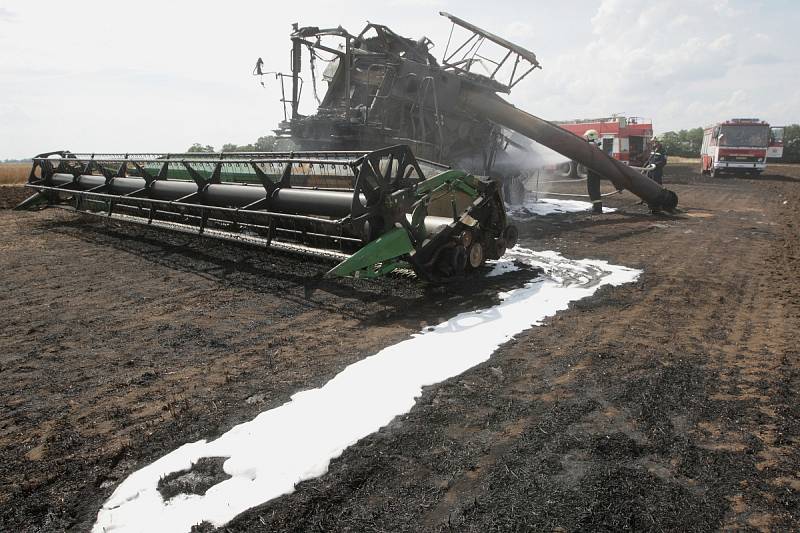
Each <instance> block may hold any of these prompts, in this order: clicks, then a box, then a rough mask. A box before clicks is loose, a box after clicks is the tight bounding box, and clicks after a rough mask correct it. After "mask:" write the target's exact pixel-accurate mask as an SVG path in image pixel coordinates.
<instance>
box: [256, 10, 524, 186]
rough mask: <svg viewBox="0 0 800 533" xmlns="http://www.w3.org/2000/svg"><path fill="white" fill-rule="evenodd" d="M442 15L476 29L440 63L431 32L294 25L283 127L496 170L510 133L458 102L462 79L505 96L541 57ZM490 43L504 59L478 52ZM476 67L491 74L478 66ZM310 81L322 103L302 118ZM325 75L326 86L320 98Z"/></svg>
mask: <svg viewBox="0 0 800 533" xmlns="http://www.w3.org/2000/svg"><path fill="white" fill-rule="evenodd" d="M442 14H443V15H444V16H446V17H448V18H449V19H450V20H451V21H452V22H453V24H454V25H457V26H459V27H461V28H463V29H466V30H468V31H469V32H470V35H471V36H470V37H469V38H468V39H467V41H465V42H464V43H463V44H462V45H461V46H452V43H448V50H445V57H444V59H443V61H442V64H439V62H438V61H437V60H436V58H434V56H433V55H432V54H431V48H432V47H433V43H432V42H431V41H430V40H429V39H428V38H426V37H422V38H420V39H418V40H413V39H409V38H406V37H402V36H400V35H397V34H396V33H395V32H393V31H392V30H391V29H389V28H388V27H386V26H383V25H380V24H368V25H367V26H366V27H365V28H364V29H363V30H362V31H361V33H359V34H358V35H351V34H350V33H348V32H347V31H346V30H345V29H343V28H341V27H339V28H333V29H320V28H317V27H304V28H298V27H297V25H295V27H294V31H293V32H292V34H291V41H292V50H291V66H292V70H291V74H289V75H283V74H279V75H278V77H279V79H280V80H281V84H282V88H283V94H284V95H286V94H287V93H290V94H291V96H290V98H288V99H287V98H283V103H284V119H285V120H284V121H283V122H282V123H281V124H280V127H279V128H278V129H277V130H276V132H277V133H278V134H279V135H281V136H285V137H290V138H291V139H292V141H293V142H294V144H295V145H296V146H298V147H299V148H300V149H302V150H348V149H352V148H353V147H359V148H364V149H376V148H381V147H384V146H392V145H396V144H406V145H408V146H409V147H410V148H411V149H412V151H413V152H414V154H416V156H417V157H419V158H425V159H430V160H435V161H441V162H445V163H447V164H449V165H453V166H457V167H459V168H464V169H466V170H468V171H470V172H475V173H479V174H483V175H487V176H488V175H490V174H491V173H492V167H493V164H494V163H495V160H496V158H497V157H498V154H501V153H502V152H503V151H504V149H505V148H506V147H507V146H508V144H509V142H510V139H509V138H508V137H507V136H505V135H504V134H503V131H502V128H501V127H500V126H499V125H498V124H496V123H494V122H492V121H490V120H487V119H486V118H485V117H480V116H476V115H475V113H474V112H473V110H471V109H469V108H467V107H464V106H463V105H460V103H459V94H460V92H461V86H462V84H463V83H469V84H470V85H474V86H476V87H480V88H481V89H482V90H485V91H489V92H499V93H504V94H508V93H510V92H511V89H512V88H513V87H514V86H515V85H516V84H517V83H519V82H520V81H521V80H522V79H523V78H525V77H526V76H527V75H528V74H529V73H530V72H531V71H533V70H534V69H536V68H539V62H538V61H537V60H536V55H535V54H534V53H533V52H530V51H529V50H526V49H524V48H522V47H520V46H517V45H515V44H513V43H510V42H508V41H506V40H505V39H502V38H500V37H497V36H495V35H493V34H491V33H489V32H486V31H484V30H481V29H480V28H477V27H475V26H473V25H471V24H469V23H468V22H466V21H463V20H461V19H459V18H457V17H454V16H452V15H449V14H447V13H442ZM484 43H489V44H493V45H494V46H495V48H496V49H499V50H500V51H501V52H502V55H501V58H500V59H499V60H496V61H495V60H493V59H489V58H488V57H484V56H481V55H479V54H478V51H479V50H480V49H481V47H482V45H483V44H484ZM306 59H307V60H308V61H307V63H306V62H305V60H306ZM259 64H261V60H260V59H259ZM487 65H488V67H487ZM479 68H480V69H483V71H484V72H483V73H481V74H478V73H476V70H479ZM258 69H260V66H257V72H258V73H260V70H258ZM509 69H510V70H509ZM501 74H504V75H505V76H504V78H503V79H502V80H501V78H500V75H501ZM309 79H310V80H311V84H312V86H313V87H312V90H313V94H314V97H315V98H316V100H317V102H318V109H317V111H316V113H314V114H312V115H302V114H301V113H300V100H301V95H302V92H303V85H304V84H305V85H306V89H305V90H306V91H308V80H309ZM321 80H324V81H326V82H327V83H328V86H327V90H326V91H325V94H324V96H322V98H320V97H319V95H318V84H319V83H320V81H321ZM284 82H286V83H290V84H291V88H290V89H288V90H287V88H286V87H283V84H284ZM304 82H305V83H304ZM501 157H502V156H501Z"/></svg>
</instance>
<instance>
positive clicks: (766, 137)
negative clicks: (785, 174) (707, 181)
mask: <svg viewBox="0 0 800 533" xmlns="http://www.w3.org/2000/svg"><path fill="white" fill-rule="evenodd" d="M776 130H780V134H781V144H782V133H783V132H782V129H781V128H774V130H770V126H769V124H767V123H766V122H764V121H763V120H759V119H757V118H734V119H731V120H727V121H725V122H720V123H718V124H714V125H713V126H709V127H707V128H705V130H704V131H703V145H702V147H701V149H700V156H701V161H700V170H701V172H702V173H703V174H709V175H711V176H712V177H713V176H716V175H717V174H720V173H723V172H729V173H733V172H736V173H748V174H753V175H758V174H761V173H762V172H763V171H764V170H766V168H767V150H768V148H769V147H770V137H771V136H774V135H775V133H773V131H776ZM780 152H781V154H782V152H783V148H782V146H781V149H780Z"/></svg>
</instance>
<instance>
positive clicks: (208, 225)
mask: <svg viewBox="0 0 800 533" xmlns="http://www.w3.org/2000/svg"><path fill="white" fill-rule="evenodd" d="M27 186H28V187H30V188H32V189H34V190H36V191H37V193H36V195H34V196H32V197H31V198H29V199H28V200H26V201H25V202H23V203H22V204H20V206H19V207H20V208H32V207H34V206H37V205H46V206H51V207H60V208H64V209H70V210H73V211H78V212H81V213H87V214H92V215H98V216H104V217H110V218H114V219H116V220H122V221H126V222H133V223H139V224H145V225H151V226H157V227H161V228H167V229H171V230H175V231H180V232H184V233H195V234H202V235H205V236H209V237H216V238H221V239H227V240H236V241H245V242H250V243H253V244H259V245H262V246H265V247H268V248H277V249H282V250H287V251H292V252H297V253H302V254H308V255H314V256H320V257H327V258H330V259H334V260H336V261H338V264H337V265H336V266H335V267H334V268H332V269H330V270H329V271H328V272H327V275H330V276H354V277H366V278H371V277H378V276H382V275H385V274H388V273H390V272H392V271H395V270H397V269H408V268H411V269H413V270H414V272H416V274H417V275H418V276H419V277H421V278H423V279H425V280H428V281H444V280H447V279H452V278H458V277H461V276H463V275H465V274H467V273H468V272H470V271H471V270H475V269H477V268H479V267H480V266H481V265H482V264H483V263H484V262H485V260H486V259H496V258H499V257H500V256H502V255H503V253H504V252H505V249H506V247H507V246H513V245H514V243H515V242H516V230H515V229H514V227H513V226H510V225H509V224H508V222H507V220H506V214H505V206H504V204H503V200H502V197H501V195H500V193H499V191H498V187H497V185H496V184H495V182H493V181H492V180H490V179H488V178H484V177H478V176H473V175H470V174H467V173H466V172H463V171H460V170H452V169H449V168H448V167H446V166H445V165H441V164H438V163H434V162H431V161H425V160H418V159H416V158H415V157H414V155H413V154H412V153H411V150H410V149H409V148H408V147H407V146H403V145H398V146H392V147H388V148H383V149H380V150H374V151H370V152H365V151H324V152H243V153H187V154H76V153H71V152H67V151H61V152H50V153H45V154H40V155H39V156H36V157H35V158H34V159H33V166H32V169H31V173H30V177H29V180H28V184H27Z"/></svg>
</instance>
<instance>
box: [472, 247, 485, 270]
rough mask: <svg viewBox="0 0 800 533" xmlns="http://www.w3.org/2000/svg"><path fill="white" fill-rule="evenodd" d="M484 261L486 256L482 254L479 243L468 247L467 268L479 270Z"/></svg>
mask: <svg viewBox="0 0 800 533" xmlns="http://www.w3.org/2000/svg"><path fill="white" fill-rule="evenodd" d="M484 261H486V254H485V253H483V246H482V245H481V243H479V242H474V243H472V246H470V247H469V262H468V264H469V266H470V268H473V269H474V268H480V267H481V265H483V263H484Z"/></svg>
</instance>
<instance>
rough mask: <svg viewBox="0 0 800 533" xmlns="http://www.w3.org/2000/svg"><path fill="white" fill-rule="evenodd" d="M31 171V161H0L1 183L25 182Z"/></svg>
mask: <svg viewBox="0 0 800 533" xmlns="http://www.w3.org/2000/svg"><path fill="white" fill-rule="evenodd" d="M30 171H31V164H30V163H0V185H14V184H18V183H25V182H26V181H28V174H29V173H30Z"/></svg>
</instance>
